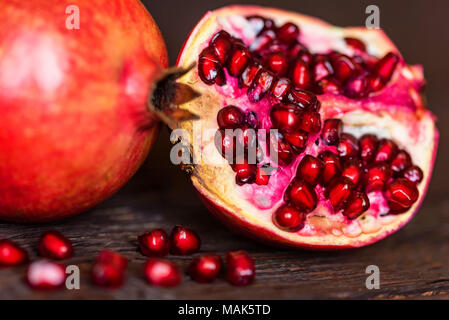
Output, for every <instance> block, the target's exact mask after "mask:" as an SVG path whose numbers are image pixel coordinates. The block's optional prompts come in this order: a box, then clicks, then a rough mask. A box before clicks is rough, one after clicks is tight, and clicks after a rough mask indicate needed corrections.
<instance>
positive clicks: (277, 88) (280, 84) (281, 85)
mask: <svg viewBox="0 0 449 320" xmlns="http://www.w3.org/2000/svg"><path fill="white" fill-rule="evenodd" d="M291 86H292V85H291V82H290V80H289V79H288V78H279V79H278V80H277V81H276V82H275V83H274V85H273V88H272V89H271V92H272V94H273V96H274V97H275V98H277V99H279V100H283V99H284V97H285V95H286V94H287V92H288V90H290V88H291Z"/></svg>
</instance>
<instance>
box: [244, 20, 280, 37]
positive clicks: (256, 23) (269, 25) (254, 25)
mask: <svg viewBox="0 0 449 320" xmlns="http://www.w3.org/2000/svg"><path fill="white" fill-rule="evenodd" d="M246 19H247V20H248V22H249V23H250V25H251V29H253V30H254V31H255V33H256V34H259V33H260V32H261V31H263V30H270V29H273V28H274V27H275V23H274V21H273V20H271V19H267V18H264V17H261V16H249V17H246Z"/></svg>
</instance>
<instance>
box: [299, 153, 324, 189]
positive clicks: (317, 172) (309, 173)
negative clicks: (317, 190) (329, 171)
mask: <svg viewBox="0 0 449 320" xmlns="http://www.w3.org/2000/svg"><path fill="white" fill-rule="evenodd" d="M323 170H324V162H323V161H321V160H320V159H317V158H315V157H313V156H311V155H306V156H304V158H302V160H301V162H300V163H299V166H298V170H297V171H296V176H298V177H300V178H302V179H304V181H306V182H307V183H309V184H310V185H312V186H315V185H316V184H317V183H318V180H319V179H320V177H321V174H322V173H323Z"/></svg>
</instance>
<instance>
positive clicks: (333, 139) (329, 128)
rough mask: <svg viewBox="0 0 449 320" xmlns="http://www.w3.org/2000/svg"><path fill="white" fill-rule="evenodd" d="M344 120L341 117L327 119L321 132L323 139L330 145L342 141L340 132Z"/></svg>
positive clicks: (335, 144)
mask: <svg viewBox="0 0 449 320" xmlns="http://www.w3.org/2000/svg"><path fill="white" fill-rule="evenodd" d="M342 128H343V122H342V121H341V120H340V119H327V120H326V121H325V122H324V125H323V130H322V132H321V139H322V140H323V141H324V144H326V145H328V146H337V145H338V144H339V142H340V133H341V130H342Z"/></svg>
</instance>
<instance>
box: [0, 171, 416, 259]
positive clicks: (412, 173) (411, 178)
mask: <svg viewBox="0 0 449 320" xmlns="http://www.w3.org/2000/svg"><path fill="white" fill-rule="evenodd" d="M402 176H403V177H404V178H406V179H408V180H409V181H411V182H414V183H421V182H422V180H423V178H424V173H423V172H422V170H421V169H420V168H419V167H417V166H411V167H409V168H407V169H405V170H404V172H403V173H402ZM0 264H1V263H0Z"/></svg>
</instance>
